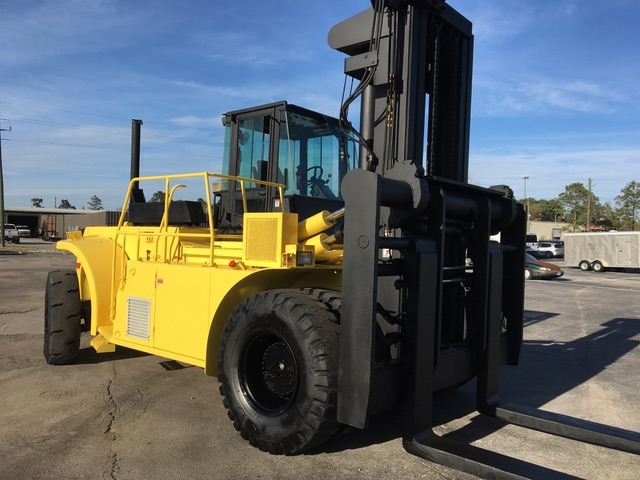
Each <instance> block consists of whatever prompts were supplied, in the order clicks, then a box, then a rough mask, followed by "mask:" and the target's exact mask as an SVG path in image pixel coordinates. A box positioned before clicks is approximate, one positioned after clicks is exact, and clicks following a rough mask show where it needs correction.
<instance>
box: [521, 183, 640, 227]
mask: <svg viewBox="0 0 640 480" xmlns="http://www.w3.org/2000/svg"><path fill="white" fill-rule="evenodd" d="M518 201H519V202H520V203H522V204H525V205H526V204H527V203H528V205H529V219H530V220H533V221H543V222H566V223H569V224H571V228H572V231H574V232H577V231H582V230H594V229H597V230H636V229H638V228H640V222H639V217H640V182H636V181H635V180H632V181H630V182H629V183H627V184H626V185H625V186H624V187H623V188H622V189H621V190H620V195H618V196H616V197H615V199H614V203H613V204H611V203H610V202H606V203H604V204H603V203H601V202H600V199H599V198H598V197H597V196H596V195H595V194H594V193H593V191H591V189H590V188H587V187H586V186H585V185H584V184H583V183H581V182H575V183H571V184H569V185H567V186H565V187H564V192H562V193H560V194H559V195H558V196H557V197H556V198H553V199H551V200H536V199H535V198H531V197H530V198H524V199H521V200H518Z"/></svg>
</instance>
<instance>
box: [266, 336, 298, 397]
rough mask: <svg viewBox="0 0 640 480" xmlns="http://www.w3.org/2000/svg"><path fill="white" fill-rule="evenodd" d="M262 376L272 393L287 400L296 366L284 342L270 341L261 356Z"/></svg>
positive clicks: (291, 391)
mask: <svg viewBox="0 0 640 480" xmlns="http://www.w3.org/2000/svg"><path fill="white" fill-rule="evenodd" d="M262 378H263V380H264V383H265V385H266V386H267V388H268V389H269V391H270V392H272V393H273V394H274V395H277V396H278V397H280V398H282V399H285V400H288V399H289V398H290V397H291V394H292V393H293V390H294V387H295V381H296V367H295V362H294V359H293V357H292V355H291V350H290V349H289V347H288V345H287V344H286V343H285V342H277V343H272V344H271V345H269V346H268V347H267V349H266V350H265V352H264V355H263V356H262Z"/></svg>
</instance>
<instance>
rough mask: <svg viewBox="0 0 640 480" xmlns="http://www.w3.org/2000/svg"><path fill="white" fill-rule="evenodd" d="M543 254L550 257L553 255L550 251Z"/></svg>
mask: <svg viewBox="0 0 640 480" xmlns="http://www.w3.org/2000/svg"><path fill="white" fill-rule="evenodd" d="M544 256H545V258H551V257H553V254H552V253H551V252H546V253H545V254H544Z"/></svg>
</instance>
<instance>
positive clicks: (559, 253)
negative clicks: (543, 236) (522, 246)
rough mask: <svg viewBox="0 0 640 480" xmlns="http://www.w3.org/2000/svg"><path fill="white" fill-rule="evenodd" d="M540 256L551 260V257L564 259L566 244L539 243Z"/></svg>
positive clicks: (538, 253)
mask: <svg viewBox="0 0 640 480" xmlns="http://www.w3.org/2000/svg"><path fill="white" fill-rule="evenodd" d="M536 253H537V255H538V256H540V257H545V258H551V257H564V244H562V243H556V242H538V251H537V252H536Z"/></svg>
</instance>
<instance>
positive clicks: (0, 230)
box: [0, 118, 11, 247]
mask: <svg viewBox="0 0 640 480" xmlns="http://www.w3.org/2000/svg"><path fill="white" fill-rule="evenodd" d="M2 120H6V119H5V118H0V121H2ZM10 131H11V127H9V128H2V127H1V126H0V218H1V219H2V222H0V247H4V181H3V178H2V132H10Z"/></svg>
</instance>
